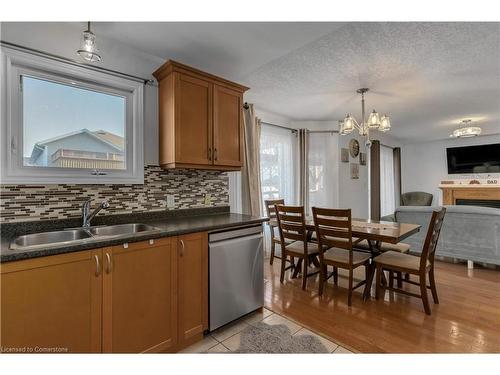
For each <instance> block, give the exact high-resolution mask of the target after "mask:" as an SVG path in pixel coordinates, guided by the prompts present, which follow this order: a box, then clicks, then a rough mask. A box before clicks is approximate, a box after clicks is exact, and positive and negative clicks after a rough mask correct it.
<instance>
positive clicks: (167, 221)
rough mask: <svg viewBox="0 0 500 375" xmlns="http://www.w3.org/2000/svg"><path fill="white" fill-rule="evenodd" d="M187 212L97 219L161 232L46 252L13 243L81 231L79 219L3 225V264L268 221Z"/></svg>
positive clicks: (92, 241) (56, 247)
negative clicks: (13, 247) (14, 246)
mask: <svg viewBox="0 0 500 375" xmlns="http://www.w3.org/2000/svg"><path fill="white" fill-rule="evenodd" d="M182 211H184V212H181V213H179V212H177V213H172V211H170V212H169V211H165V212H161V213H158V212H154V213H141V214H130V215H126V214H122V215H108V216H100V217H97V218H96V220H95V222H93V223H92V225H106V224H109V225H111V224H125V223H138V222H140V223H144V224H149V225H152V226H154V227H156V228H158V229H159V230H158V231H155V232H148V233H136V234H131V235H127V236H126V237H125V236H123V237H120V238H99V239H95V238H92V239H87V240H84V241H83V242H78V243H75V244H71V245H68V244H58V245H47V246H43V248H37V249H28V250H26V249H25V250H11V249H10V243H11V241H12V240H13V239H15V238H16V237H17V236H19V235H23V234H28V233H37V232H46V231H54V230H61V229H64V228H71V227H78V226H79V223H80V221H79V219H68V220H52V221H37V222H20V223H9V224H2V228H1V229H2V231H1V234H2V236H1V241H0V262H1V263H4V262H11V261H16V260H21V259H29V258H37V257H43V256H49V255H56V254H63V253H69V252H75V251H82V250H88V249H95V248H99V247H105V246H113V245H119V244H122V243H125V242H137V241H143V240H148V239H153V238H160V237H169V236H177V235H181V234H186V233H194V232H204V231H214V230H217V229H224V228H231V227H238V226H242V225H248V224H258V223H262V222H264V221H267V218H264V217H255V216H249V215H242V214H234V213H230V212H229V211H228V209H227V208H226V207H224V208H222V209H215V210H210V209H198V210H182Z"/></svg>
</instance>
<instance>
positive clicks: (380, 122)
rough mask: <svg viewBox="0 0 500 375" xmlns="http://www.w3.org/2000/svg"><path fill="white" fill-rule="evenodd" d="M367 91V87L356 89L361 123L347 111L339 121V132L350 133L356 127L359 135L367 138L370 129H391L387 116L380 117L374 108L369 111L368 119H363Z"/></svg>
mask: <svg viewBox="0 0 500 375" xmlns="http://www.w3.org/2000/svg"><path fill="white" fill-rule="evenodd" d="M368 91H369V89H368V88H366V87H365V88H360V89H358V90H356V92H357V93H358V94H361V123H358V122H357V121H356V119H355V118H354V117H353V116H351V115H350V114H349V113H348V114H347V115H346V117H345V118H344V120H343V121H339V133H340V134H341V135H346V134H349V133H352V131H353V130H354V129H356V130H358V132H359V135H361V136H367V137H368V139H369V138H370V134H369V133H370V129H373V130H379V131H381V132H386V131H389V130H390V129H391V121H390V120H389V116H387V115H384V116H382V117H380V115H379V114H378V112H377V111H375V110H373V111H372V113H370V115H369V116H368V120H367V121H365V93H366V92H368Z"/></svg>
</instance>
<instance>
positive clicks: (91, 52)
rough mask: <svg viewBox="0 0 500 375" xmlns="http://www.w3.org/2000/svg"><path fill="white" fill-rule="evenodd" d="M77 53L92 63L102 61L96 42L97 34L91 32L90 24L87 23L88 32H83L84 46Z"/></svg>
mask: <svg viewBox="0 0 500 375" xmlns="http://www.w3.org/2000/svg"><path fill="white" fill-rule="evenodd" d="M76 53H78V54H79V55H80V56H81V57H83V58H84V59H85V60H87V61H90V62H96V61H101V55H99V50H98V49H97V46H96V42H95V34H94V33H93V32H92V31H90V22H88V23H87V30H85V31H84V32H83V37H82V44H81V46H80V49H79V50H78V51H76Z"/></svg>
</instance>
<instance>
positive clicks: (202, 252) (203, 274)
mask: <svg viewBox="0 0 500 375" xmlns="http://www.w3.org/2000/svg"><path fill="white" fill-rule="evenodd" d="M177 248H178V253H179V263H178V264H179V271H178V275H179V276H178V288H179V296H178V301H179V304H178V309H179V310H178V327H179V329H178V332H179V334H178V340H179V344H178V346H179V348H183V347H186V346H188V345H190V344H192V343H193V342H196V341H198V340H200V339H201V338H202V337H203V332H204V331H205V330H206V329H208V234H207V233H206V232H204V233H193V234H187V235H184V236H179V237H178V241H177Z"/></svg>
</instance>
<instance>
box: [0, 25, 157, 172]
mask: <svg viewBox="0 0 500 375" xmlns="http://www.w3.org/2000/svg"><path fill="white" fill-rule="evenodd" d="M85 28H86V23H84V22H81V23H66V22H13V23H9V22H8V23H6V22H2V23H1V25H0V37H1V39H2V40H4V41H6V42H10V43H14V44H18V45H22V46H25V47H29V48H33V49H37V50H41V51H44V52H49V53H52V54H55V55H59V56H62V57H66V58H70V59H73V60H79V57H78V55H77V54H76V50H77V49H78V48H79V46H80V41H81V37H82V32H83V30H84V29H85ZM97 43H98V48H99V50H100V52H101V55H102V58H103V61H102V62H100V63H95V65H96V66H102V67H104V68H108V69H113V70H116V71H120V72H123V73H127V74H132V75H136V76H139V77H144V78H149V79H150V78H153V77H152V75H151V74H152V72H154V71H155V70H156V69H157V68H158V67H159V66H161V65H162V64H163V63H164V59H162V58H159V57H156V56H152V55H149V54H146V53H144V52H142V51H139V50H136V49H134V48H131V47H129V46H127V45H125V44H123V43H119V42H115V41H113V40H109V39H105V38H102V37H100V36H99V35H97ZM144 104H145V105H144V143H145V144H144V164H152V165H157V164H158V89H157V87H155V86H150V85H147V86H146V87H145V90H144Z"/></svg>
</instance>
